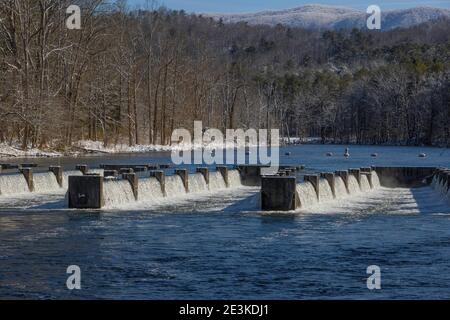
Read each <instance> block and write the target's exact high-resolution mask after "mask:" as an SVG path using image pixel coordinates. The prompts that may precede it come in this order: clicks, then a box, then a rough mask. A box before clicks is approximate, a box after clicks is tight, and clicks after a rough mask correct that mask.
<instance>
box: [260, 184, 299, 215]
mask: <svg viewBox="0 0 450 320" xmlns="http://www.w3.org/2000/svg"><path fill="white" fill-rule="evenodd" d="M296 186H297V179H296V178H295V177H279V176H264V177H262V178H261V207H262V209H263V210H267V211H291V210H295V209H297V208H298V207H299V206H300V200H299V198H298V195H297V191H296Z"/></svg>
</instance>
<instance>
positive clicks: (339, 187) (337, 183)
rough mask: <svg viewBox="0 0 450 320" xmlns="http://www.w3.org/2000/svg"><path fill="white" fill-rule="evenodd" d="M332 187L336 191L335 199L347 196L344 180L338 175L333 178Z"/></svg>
mask: <svg viewBox="0 0 450 320" xmlns="http://www.w3.org/2000/svg"><path fill="white" fill-rule="evenodd" d="M334 189H335V192H336V198H337V199H342V198H345V197H347V196H348V193H347V188H346V187H345V183H344V180H342V178H341V177H339V176H337V177H336V179H335V180H334Z"/></svg>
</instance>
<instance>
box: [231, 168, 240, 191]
mask: <svg viewBox="0 0 450 320" xmlns="http://www.w3.org/2000/svg"><path fill="white" fill-rule="evenodd" d="M228 181H229V183H230V188H236V187H240V186H242V181H241V175H240V174H239V171H238V170H230V171H228Z"/></svg>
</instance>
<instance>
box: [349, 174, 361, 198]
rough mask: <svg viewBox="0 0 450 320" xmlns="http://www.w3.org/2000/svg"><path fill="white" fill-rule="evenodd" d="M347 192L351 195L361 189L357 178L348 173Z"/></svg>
mask: <svg viewBox="0 0 450 320" xmlns="http://www.w3.org/2000/svg"><path fill="white" fill-rule="evenodd" d="M348 192H349V193H350V194H352V195H353V194H357V193H359V192H361V189H360V187H359V184H358V180H357V179H356V177H355V176H354V175H352V174H349V175H348Z"/></svg>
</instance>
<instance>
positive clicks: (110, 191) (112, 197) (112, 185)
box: [103, 179, 136, 208]
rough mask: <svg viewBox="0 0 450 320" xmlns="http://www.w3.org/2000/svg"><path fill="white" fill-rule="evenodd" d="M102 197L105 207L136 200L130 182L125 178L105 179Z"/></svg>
mask: <svg viewBox="0 0 450 320" xmlns="http://www.w3.org/2000/svg"><path fill="white" fill-rule="evenodd" d="M103 197H104V199H105V208H109V207H116V206H121V205H124V204H128V203H133V202H136V200H135V198H134V193H133V189H132V188H131V184H130V183H129V182H128V181H127V180H114V179H108V180H105V182H104V184H103Z"/></svg>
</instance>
